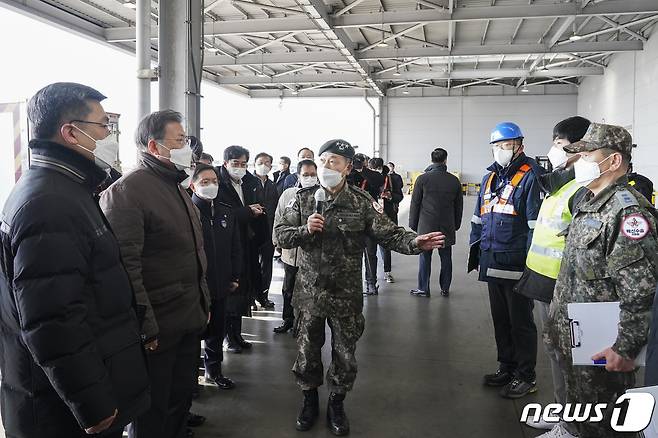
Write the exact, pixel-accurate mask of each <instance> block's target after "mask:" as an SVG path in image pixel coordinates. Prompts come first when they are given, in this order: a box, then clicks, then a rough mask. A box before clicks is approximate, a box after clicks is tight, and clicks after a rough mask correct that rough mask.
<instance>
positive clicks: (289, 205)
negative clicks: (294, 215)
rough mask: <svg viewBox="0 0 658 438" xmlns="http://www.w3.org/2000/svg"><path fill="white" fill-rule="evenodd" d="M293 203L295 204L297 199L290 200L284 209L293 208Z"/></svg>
mask: <svg viewBox="0 0 658 438" xmlns="http://www.w3.org/2000/svg"><path fill="white" fill-rule="evenodd" d="M295 202H297V198H292V199H291V200H290V201H288V203H287V204H286V208H293V207H294V206H295Z"/></svg>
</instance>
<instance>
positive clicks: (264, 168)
mask: <svg viewBox="0 0 658 438" xmlns="http://www.w3.org/2000/svg"><path fill="white" fill-rule="evenodd" d="M271 170H272V168H271V167H270V166H268V165H267V164H256V173H257V174H259V175H260V176H265V175H267V174H268V173H270V171H271Z"/></svg>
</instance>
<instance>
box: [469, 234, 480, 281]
mask: <svg viewBox="0 0 658 438" xmlns="http://www.w3.org/2000/svg"><path fill="white" fill-rule="evenodd" d="M479 266H480V240H476V241H475V242H473V243H472V244H471V249H470V250H469V251H468V268H467V269H466V272H467V273H468V272H471V271H473V270H475V269H477V268H478V267H479Z"/></svg>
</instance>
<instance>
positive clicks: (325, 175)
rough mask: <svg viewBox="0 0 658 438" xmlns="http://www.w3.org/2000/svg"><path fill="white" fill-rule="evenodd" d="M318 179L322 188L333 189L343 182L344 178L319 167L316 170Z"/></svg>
mask: <svg viewBox="0 0 658 438" xmlns="http://www.w3.org/2000/svg"><path fill="white" fill-rule="evenodd" d="M318 179H319V180H320V184H321V185H322V187H326V188H328V189H333V188H334V187H337V186H338V185H339V184H340V183H341V182H342V181H343V179H344V177H343V174H342V173H340V172H338V171H336V170H333V169H328V168H326V167H320V168H319V169H318Z"/></svg>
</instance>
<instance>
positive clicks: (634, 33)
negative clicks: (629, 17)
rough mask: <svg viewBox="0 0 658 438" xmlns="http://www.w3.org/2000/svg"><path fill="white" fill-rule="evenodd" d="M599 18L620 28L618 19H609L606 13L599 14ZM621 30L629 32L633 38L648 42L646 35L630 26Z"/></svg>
mask: <svg viewBox="0 0 658 438" xmlns="http://www.w3.org/2000/svg"><path fill="white" fill-rule="evenodd" d="M599 18H600V19H601V20H602V21H603V22H605V23H607V24H609V25H610V26H612V27H616V28H619V26H620V23H617V22H616V21H614V20H611V19H609V18H608V17H606V16H604V15H601V16H599ZM621 31H622V32H624V33H626V34H628V35H630V36H632V37H633V38H637V39H638V40H640V41H642V42H645V43H646V42H647V39H646V38H645V37H644V35H640V34H639V33H637V32H635V31H633V30H630V29H628V28H626V27H623V28H621Z"/></svg>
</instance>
